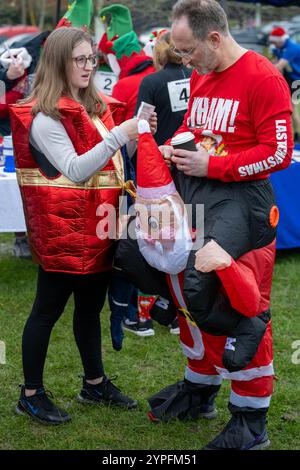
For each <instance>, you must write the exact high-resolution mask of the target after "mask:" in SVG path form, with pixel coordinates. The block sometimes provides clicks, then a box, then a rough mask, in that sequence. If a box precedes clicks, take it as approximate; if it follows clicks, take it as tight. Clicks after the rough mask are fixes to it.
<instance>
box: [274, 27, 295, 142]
mask: <svg viewBox="0 0 300 470" xmlns="http://www.w3.org/2000/svg"><path fill="white" fill-rule="evenodd" d="M269 42H270V44H271V46H273V47H271V51H272V53H273V55H274V56H275V57H276V59H277V62H276V63H275V64H274V65H275V67H276V68H277V69H278V70H279V72H281V73H282V74H283V76H284V78H285V79H286V81H287V83H288V86H289V88H290V91H291V95H292V96H293V93H295V92H296V90H297V89H298V88H299V83H296V82H297V80H298V81H299V80H300V44H297V43H296V42H294V41H292V40H291V39H290V37H289V35H288V34H287V33H286V31H285V30H284V29H283V28H281V27H276V28H274V29H273V30H272V32H271V34H270V36H269ZM293 83H295V86H293ZM292 104H293V116H292V117H293V127H294V141H295V142H296V143H298V144H300V115H299V111H298V106H299V102H294V100H293V99H292Z"/></svg>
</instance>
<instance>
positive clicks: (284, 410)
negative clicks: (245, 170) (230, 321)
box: [0, 235, 300, 450]
mask: <svg viewBox="0 0 300 470" xmlns="http://www.w3.org/2000/svg"><path fill="white" fill-rule="evenodd" d="M11 245H12V236H11V235H0V340H2V341H4V342H5V344H6V364H5V365H0V449H41V450H43V449H93V450H100V449H102V450H116V449H128V450H129V449H147V450H154V449H159V450H160V449H169V450H172V449H178V450H185V449H190V450H191V449H200V448H201V447H202V446H203V445H204V444H205V443H207V442H208V441H209V440H210V439H212V438H213V437H214V436H215V435H216V434H217V433H218V432H219V431H220V430H221V429H222V428H223V426H224V425H225V424H226V422H227V420H228V418H229V412H228V411H227V400H228V396H229V383H226V382H224V384H223V387H222V389H221V392H220V394H219V397H218V399H217V407H218V410H219V415H218V418H217V419H216V420H213V421H210V422H207V421H198V422H190V423H182V422H179V421H176V422H172V423H169V424H159V425H154V424H152V423H150V422H149V421H148V420H147V418H146V411H147V409H148V406H147V402H146V398H147V397H148V396H149V395H151V394H152V393H154V392H156V391H158V390H159V389H160V388H162V387H164V386H166V385H169V384H170V383H174V382H175V381H177V380H180V379H181V378H182V377H183V371H184V366H185V362H184V359H183V357H182V355H181V351H180V348H179V344H178V338H177V337H174V336H173V335H171V334H170V333H169V332H168V329H166V328H164V327H161V326H160V325H157V324H156V325H155V331H156V334H155V336H154V337H150V338H139V337H136V336H135V335H131V334H130V333H127V336H126V339H125V342H124V347H123V350H122V351H121V352H119V353H117V352H115V351H113V349H112V346H111V342H110V336H109V328H108V313H109V312H108V310H107V308H105V309H104V311H103V312H102V324H103V356H104V363H105V366H106V373H107V375H108V376H113V375H115V374H116V375H118V379H117V382H116V383H117V385H119V386H120V387H121V388H122V390H123V391H126V392H127V393H128V394H130V395H131V396H132V397H135V398H137V399H138V400H139V408H138V410H137V411H130V412H127V411H123V410H118V409H114V408H110V407H93V406H88V407H86V406H83V405H80V404H79V403H77V402H76V401H75V399H74V398H75V397H76V394H77V393H78V390H79V389H80V385H81V379H80V378H78V374H80V373H81V372H82V371H81V366H80V360H79V354H78V352H77V349H76V346H75V343H74V339H73V334H72V302H70V303H69V305H68V308H67V309H66V311H65V313H64V315H63V317H62V318H61V319H60V321H59V322H58V324H57V325H56V327H55V329H54V331H53V334H52V339H51V342H50V348H49V353H48V358H47V362H46V370H45V386H46V388H47V389H48V390H51V392H52V393H53V395H54V397H55V401H56V402H57V403H58V404H59V405H60V406H62V407H63V408H65V409H66V410H67V411H68V412H69V413H70V415H71V416H72V418H73V419H72V422H71V423H69V424H67V425H65V426H59V427H45V426H42V425H39V424H37V423H34V422H32V421H30V420H29V419H28V418H26V417H20V416H17V415H15V413H14V407H15V404H16V401H17V398H18V395H19V388H18V384H19V383H21V382H22V380H23V379H22V369H21V335H22V330H23V326H24V322H25V320H26V318H27V316H28V314H29V311H30V308H31V304H32V301H33V296H34V292H35V277H36V266H35V265H33V264H32V263H31V262H30V261H25V260H18V259H15V258H14V257H13V256H12V255H11V254H10V250H11ZM299 278H300V251H298V252H295V251H293V252H285V253H279V254H278V256H277V262H276V267H275V276H274V284H273V293H272V301H273V303H272V305H273V309H272V312H273V330H274V339H275V367H276V378H277V380H276V382H275V393H274V398H273V401H272V405H271V409H270V413H269V425H268V429H269V434H270V438H271V441H272V447H271V449H293V450H296V449H297V450H300V400H299V397H300V353H299V354H298V356H297V353H296V351H295V350H294V349H293V348H292V343H293V342H294V341H296V340H300V289H299ZM298 348H299V347H298ZM293 353H295V354H294V356H295V359H296V361H294V362H299V364H293V362H292V354H293ZM297 359H298V361H297Z"/></svg>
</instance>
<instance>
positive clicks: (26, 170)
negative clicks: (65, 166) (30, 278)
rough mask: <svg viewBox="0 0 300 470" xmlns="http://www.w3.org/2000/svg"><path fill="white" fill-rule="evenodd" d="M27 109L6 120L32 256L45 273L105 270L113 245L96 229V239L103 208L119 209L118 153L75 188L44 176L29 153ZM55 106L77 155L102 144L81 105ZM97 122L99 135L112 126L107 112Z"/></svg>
mask: <svg viewBox="0 0 300 470" xmlns="http://www.w3.org/2000/svg"><path fill="white" fill-rule="evenodd" d="M32 105H33V103H28V104H26V105H13V106H11V108H10V115H11V125H12V135H13V143H14V149H15V161H16V171H17V177H18V182H19V185H20V190H21V194H22V199H23V206H24V212H25V217H26V223H27V229H28V235H29V239H30V244H31V249H32V253H33V257H34V259H35V260H36V261H37V262H38V263H39V264H40V265H41V266H42V267H43V269H45V270H46V271H60V272H66V273H72V274H89V273H97V272H102V271H108V270H110V269H111V265H112V257H113V245H114V242H113V240H112V239H109V238H108V237H106V238H105V237H104V239H102V238H103V237H101V236H100V238H101V239H100V238H99V237H98V236H97V233H96V229H97V232H98V235H99V234H100V235H101V230H102V225H103V226H104V230H105V216H106V217H107V212H106V211H105V210H103V209H104V208H105V206H103V205H104V204H109V205H110V208H112V207H115V208H117V207H118V199H119V196H120V195H121V191H122V190H121V187H122V183H123V181H124V180H123V167H122V158H121V155H120V152H117V154H116V155H115V156H114V157H113V159H111V160H109V162H108V164H107V165H106V166H105V168H103V169H102V170H101V171H99V172H97V174H95V175H93V176H92V177H91V178H90V179H89V180H87V181H85V182H83V183H74V182H72V181H71V180H69V179H68V178H66V177H65V176H63V175H62V174H59V175H58V176H55V177H54V178H49V177H47V176H46V175H45V174H43V172H42V171H41V169H40V168H39V167H38V165H37V164H36V163H35V160H34V158H33V156H32V154H31V151H30V145H29V134H30V127H31V123H32V120H33V116H32V115H31V109H32ZM58 107H59V111H60V113H61V116H62V118H61V122H62V124H63V125H64V127H65V129H66V131H67V133H68V135H69V137H70V139H71V141H72V142H73V145H74V148H75V150H76V152H77V153H78V155H82V154H84V153H85V152H87V151H88V150H90V149H92V148H93V147H94V146H95V145H96V144H97V143H99V142H101V141H102V137H101V135H100V133H99V131H98V130H97V128H96V126H95V124H94V122H93V121H92V120H91V119H90V117H89V116H88V114H87V113H86V111H85V109H84V107H83V106H82V105H80V104H79V103H77V102H76V101H74V100H72V99H70V98H61V99H60V101H59V103H58ZM101 122H102V124H104V126H100V128H101V132H102V131H103V129H102V127H103V128H104V131H103V132H102V135H104V134H105V133H106V132H107V129H108V130H109V129H111V128H112V127H113V126H114V122H113V119H112V117H111V114H110V111H109V108H108V109H107V111H106V112H105V113H104V115H103V116H101ZM101 122H100V124H101ZM105 128H106V129H105ZM101 221H102V224H101ZM106 229H107V227H106ZM102 232H103V231H102Z"/></svg>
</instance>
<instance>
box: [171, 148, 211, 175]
mask: <svg viewBox="0 0 300 470" xmlns="http://www.w3.org/2000/svg"><path fill="white" fill-rule="evenodd" d="M208 160H209V155H208V153H207V151H206V150H205V149H204V148H203V147H202V146H200V147H199V149H198V150H197V151H196V152H191V151H190V150H182V149H176V150H174V151H173V156H172V157H171V161H172V162H173V163H175V164H176V166H177V169H178V170H179V171H183V172H184V174H185V175H188V176H207V169H208Z"/></svg>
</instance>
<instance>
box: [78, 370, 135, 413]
mask: <svg viewBox="0 0 300 470" xmlns="http://www.w3.org/2000/svg"><path fill="white" fill-rule="evenodd" d="M114 379H115V377H114ZM77 400H78V401H79V403H84V404H95V403H97V404H109V405H117V406H121V407H123V408H127V409H132V408H136V407H137V401H136V400H133V399H132V398H130V397H127V396H126V395H123V393H122V392H121V391H120V389H119V388H118V387H116V386H115V385H114V384H113V383H112V382H111V380H110V379H108V378H107V377H105V376H104V377H103V381H102V382H101V383H100V384H97V385H92V384H89V383H88V382H87V381H86V380H85V378H83V385H82V390H81V392H80V393H79V395H78V396H77Z"/></svg>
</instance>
